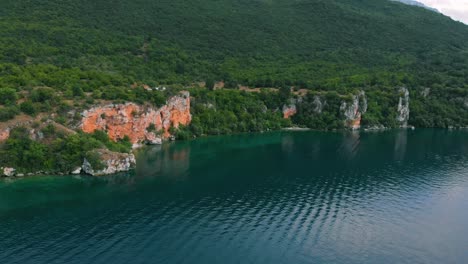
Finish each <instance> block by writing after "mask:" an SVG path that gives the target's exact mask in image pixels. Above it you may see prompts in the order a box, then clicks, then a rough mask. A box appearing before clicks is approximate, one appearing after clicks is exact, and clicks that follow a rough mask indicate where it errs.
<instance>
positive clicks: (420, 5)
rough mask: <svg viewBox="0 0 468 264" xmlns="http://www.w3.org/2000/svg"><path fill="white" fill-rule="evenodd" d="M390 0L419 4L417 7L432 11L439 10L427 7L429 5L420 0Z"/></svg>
mask: <svg viewBox="0 0 468 264" xmlns="http://www.w3.org/2000/svg"><path fill="white" fill-rule="evenodd" d="M392 1H398V2H402V3H404V4H407V5H414V6H419V7H423V8H426V9H429V10H431V11H434V12H439V10H437V9H435V8H432V7H429V6H427V5H425V4H423V3H421V2H418V1H414V0H392Z"/></svg>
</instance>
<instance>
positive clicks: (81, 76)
mask: <svg viewBox="0 0 468 264" xmlns="http://www.w3.org/2000/svg"><path fill="white" fill-rule="evenodd" d="M218 81H223V82H224V83H225V89H221V90H215V91H213V89H211V88H213V86H214V83H215V82H218ZM202 83H206V88H208V89H206V88H200V87H199V86H204V85H202ZM145 85H148V86H149V87H157V86H165V87H168V89H167V90H165V91H164V92H154V91H153V92H152V91H148V90H146V89H144V86H145ZM239 86H248V87H251V88H255V87H258V88H262V91H261V92H256V93H249V92H245V91H240V90H238V89H237V88H238V87H239ZM401 86H405V87H407V88H408V89H409V91H410V97H411V105H410V109H411V115H410V120H409V123H410V124H411V125H414V126H417V127H451V126H455V127H466V126H468V26H467V25H464V24H462V23H460V22H455V21H453V20H451V19H450V18H448V17H446V16H444V15H442V14H439V13H436V12H432V11H430V10H427V9H424V8H420V7H415V6H407V5H404V4H401V3H398V2H394V1H388V0H295V1H291V0H193V1H186V0H161V1H154V0H133V1H130V0H113V1H110V0H48V1H40V0H2V1H0V122H5V121H8V120H11V119H13V118H15V116H18V115H19V114H25V115H29V116H33V117H42V118H43V119H44V120H46V119H47V116H49V115H50V116H53V120H54V121H55V122H56V123H58V124H62V125H66V126H69V125H70V124H72V123H74V122H76V121H77V120H79V119H80V118H81V117H80V115H79V112H80V111H81V110H83V109H86V108H89V107H91V106H93V105H95V104H97V103H102V102H115V103H121V102H129V101H132V102H136V103H139V104H152V105H154V106H160V105H162V104H164V102H165V101H166V99H167V98H168V97H169V96H171V95H174V94H175V93H177V91H179V90H181V89H189V90H190V92H191V94H192V97H193V98H194V100H193V105H192V106H193V107H192V114H193V122H192V124H191V125H190V126H189V127H185V128H182V129H180V130H178V131H173V132H174V133H176V134H177V136H178V137H179V138H189V137H192V136H194V135H195V136H200V135H215V134H229V133H236V132H251V131H267V130H275V129H279V128H282V127H287V126H291V125H298V126H304V127H311V128H317V129H339V128H343V122H342V113H341V112H340V109H339V107H340V102H341V101H342V100H343V99H344V98H350V96H352V95H353V94H356V93H357V91H361V90H363V91H365V92H366V95H367V99H368V102H369V107H368V111H367V113H366V114H365V115H363V117H362V124H363V125H364V126H374V125H384V126H386V127H396V126H398V124H397V123H396V122H395V111H396V107H397V104H398V93H397V92H396V90H397V87H401ZM197 87H198V88H197ZM263 88H277V89H275V90H273V89H263ZM290 88H292V89H293V90H292V91H293V92H294V91H297V90H299V89H306V90H307V91H308V94H307V95H305V96H302V97H301V98H298V97H299V96H298V95H297V93H292V92H290ZM315 96H320V97H321V98H323V99H324V101H326V102H327V104H326V105H325V106H324V108H323V112H322V113H321V114H320V115H318V114H317V113H315V112H314V111H313V104H314V100H315ZM294 98H295V100H296V101H297V102H300V103H298V105H297V107H298V113H297V115H295V116H294V117H293V118H292V119H291V120H285V119H283V118H282V113H281V109H282V106H283V105H284V104H287V103H288V102H289V101H290V100H291V99H294ZM69 113H74V116H70V114H69ZM12 135H13V137H12V138H10V140H9V141H8V142H7V143H6V144H4V145H3V146H1V148H0V149H1V151H2V154H1V156H2V157H3V158H2V160H3V161H4V162H6V161H5V160H6V159H9V160H12V157H18V160H16V159H15V162H14V165H16V166H17V167H20V168H25V169H37V168H39V167H46V168H49V169H51V168H61V166H65V165H64V164H67V162H68V164H75V163H77V162H79V161H80V160H81V159H82V158H83V157H84V155H87V154H86V153H88V152H89V151H90V150H91V149H93V148H95V147H97V146H105V147H108V148H114V149H115V150H119V151H126V150H128V144H127V143H125V142H120V143H116V144H117V145H118V146H112V145H111V143H109V142H108V139H106V138H104V137H103V136H102V135H101V136H99V135H97V136H96V135H94V136H88V135H83V134H77V135H60V134H59V135H56V136H54V139H52V138H51V139H50V140H48V141H47V140H46V142H43V143H40V142H34V141H31V140H25V137H26V136H25V133H24V131H23V132H21V130H18V131H17V132H15V133H12ZM90 137H91V138H90ZM80 140H81V141H86V140H87V141H90V142H91V143H89V144H81V143H79V142H81V141H80ZM66 141H70V142H78V143H77V144H76V145H73V146H72V145H70V146H68V145H66V144H65V143H64V142H66ZM38 144H39V145H38ZM40 144H42V145H40ZM63 144H65V145H63ZM70 144H71V143H70ZM78 146H79V147H78ZM36 150H37V151H38V152H36ZM63 151H65V152H66V153H73V152H77V153H80V154H79V155H78V156H70V157H69V158H67V159H69V160H70V161H67V162H64V161H60V160H59V158H58V156H57V155H43V154H44V153H61V155H63V156H64V157H68V156H67V155H68V154H66V153H65V152H63ZM31 152H32V153H35V154H34V155H37V157H48V158H47V159H46V160H42V161H41V162H39V161H40V160H41V159H39V158H38V159H37V160H38V162H39V163H40V164H42V166H39V165H37V166H36V165H35V164H33V163H31V164H29V163H27V162H26V160H29V159H31V157H29V156H27V155H29V154H30V153H31ZM5 153H9V154H8V155H9V156H8V155H7V154H5ZM28 153H29V154H28ZM5 157H9V158H5ZM21 157H26V158H21ZM34 157H36V156H34ZM10 158H11V159H10ZM90 159H91V157H90ZM71 160H73V161H71ZM0 162H1V160H0ZM4 162H3V163H4ZM44 164H45V165H44ZM28 166H36V167H34V168H29V167H28Z"/></svg>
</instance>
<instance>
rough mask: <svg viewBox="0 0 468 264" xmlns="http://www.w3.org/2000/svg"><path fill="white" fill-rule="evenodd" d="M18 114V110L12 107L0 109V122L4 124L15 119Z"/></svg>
mask: <svg viewBox="0 0 468 264" xmlns="http://www.w3.org/2000/svg"><path fill="white" fill-rule="evenodd" d="M18 113H19V111H18V109H17V108H16V107H14V106H10V107H5V108H0V122H5V121H8V120H10V119H13V118H15V116H16V115H17V114H18Z"/></svg>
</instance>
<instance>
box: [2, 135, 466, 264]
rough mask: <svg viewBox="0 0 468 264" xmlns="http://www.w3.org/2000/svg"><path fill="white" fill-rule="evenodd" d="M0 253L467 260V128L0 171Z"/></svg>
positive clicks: (87, 259) (152, 259) (281, 140)
mask: <svg viewBox="0 0 468 264" xmlns="http://www.w3.org/2000/svg"><path fill="white" fill-rule="evenodd" d="M0 237H1V239H0V263H466V260H467V259H468V132H466V131H446V130H416V131H400V130H397V131H388V132H381V133H351V132H336V133H325V132H277V133H266V134H255V135H236V136H223V137H211V138H203V139H198V140H195V141H188V142H178V143H173V144H166V145H163V146H158V147H152V148H147V149H145V150H144V151H141V152H140V153H139V155H138V169H137V170H136V171H134V172H132V173H129V174H123V175H116V176H112V177H104V178H91V177H84V176H80V177H35V178H26V179H22V180H17V181H3V182H0Z"/></svg>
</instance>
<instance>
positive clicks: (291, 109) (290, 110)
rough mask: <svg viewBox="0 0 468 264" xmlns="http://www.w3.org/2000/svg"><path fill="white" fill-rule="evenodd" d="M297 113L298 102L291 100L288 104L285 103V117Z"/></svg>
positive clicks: (287, 117)
mask: <svg viewBox="0 0 468 264" xmlns="http://www.w3.org/2000/svg"><path fill="white" fill-rule="evenodd" d="M296 113H297V107H296V104H295V103H294V102H293V101H291V102H290V103H289V104H287V105H283V118H285V119H289V118H291V116H293V115H295V114H296Z"/></svg>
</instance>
